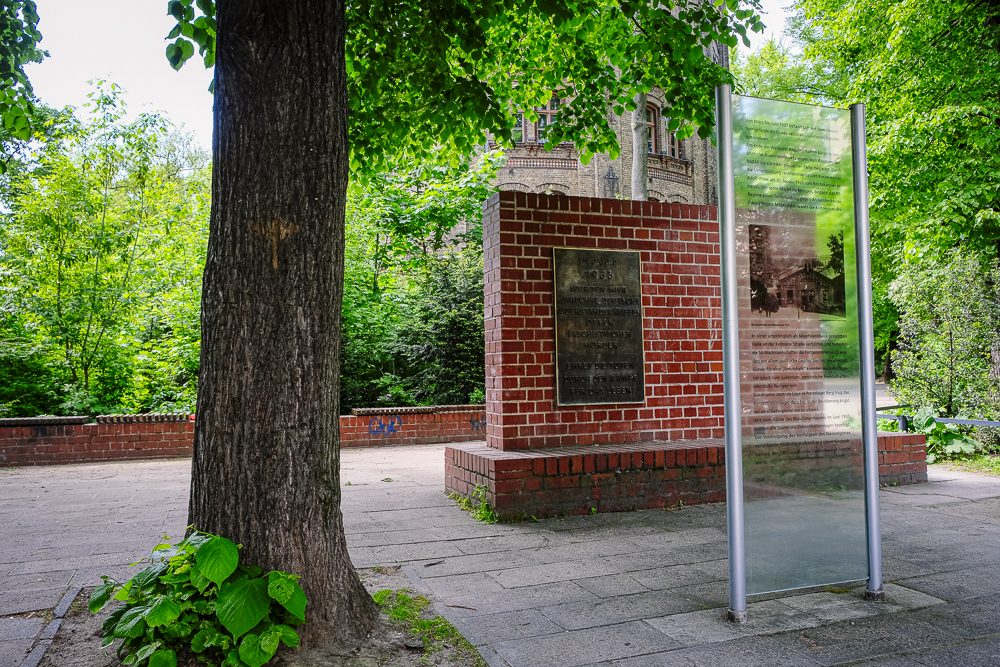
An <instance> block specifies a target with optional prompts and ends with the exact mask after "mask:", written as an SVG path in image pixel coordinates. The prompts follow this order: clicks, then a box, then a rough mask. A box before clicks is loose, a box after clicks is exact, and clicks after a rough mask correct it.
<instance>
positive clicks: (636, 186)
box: [632, 93, 649, 201]
mask: <svg viewBox="0 0 1000 667" xmlns="http://www.w3.org/2000/svg"><path fill="white" fill-rule="evenodd" d="M633 100H634V101H635V103H636V108H635V111H633V112H632V199H635V200H637V201H646V200H647V199H649V173H648V167H649V158H648V157H647V155H648V154H647V153H646V145H647V144H648V143H649V126H648V125H646V93H636V95H635V97H634V98H633Z"/></svg>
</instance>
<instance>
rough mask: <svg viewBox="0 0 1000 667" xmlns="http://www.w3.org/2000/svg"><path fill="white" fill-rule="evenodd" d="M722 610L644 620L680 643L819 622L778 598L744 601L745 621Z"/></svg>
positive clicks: (782, 629)
mask: <svg viewBox="0 0 1000 667" xmlns="http://www.w3.org/2000/svg"><path fill="white" fill-rule="evenodd" d="M726 613H727V610H726V608H716V609H706V610H702V611H693V612H689V613H685V614H674V615H671V616H662V617H660V618H648V619H647V620H646V622H647V623H649V624H650V625H651V626H653V627H654V628H656V629H657V630H659V631H660V632H663V633H664V634H666V635H668V636H669V637H671V638H673V639H675V640H676V641H677V643H678V644H680V645H682V646H693V645H696V644H712V643H715V642H724V641H729V640H731V639H739V638H740V637H747V636H753V635H760V634H772V633H776V632H782V631H784V630H791V629H800V628H811V627H813V626H816V625H819V624H820V623H821V622H822V621H821V620H820V619H819V618H817V617H816V616H814V615H812V614H809V613H807V612H804V611H801V610H799V609H794V608H792V607H789V606H788V605H786V604H784V603H783V602H782V601H779V600H765V601H763V602H751V603H750V604H748V605H747V622H746V623H742V624H736V623H730V622H729V621H728V620H727V619H726Z"/></svg>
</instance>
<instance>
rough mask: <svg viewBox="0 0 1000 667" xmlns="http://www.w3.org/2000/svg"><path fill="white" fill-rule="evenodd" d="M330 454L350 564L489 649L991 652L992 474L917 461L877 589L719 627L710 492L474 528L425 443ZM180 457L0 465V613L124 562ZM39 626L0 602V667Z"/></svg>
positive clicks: (497, 656) (708, 655)
mask: <svg viewBox="0 0 1000 667" xmlns="http://www.w3.org/2000/svg"><path fill="white" fill-rule="evenodd" d="M342 458H343V466H342V474H341V482H342V483H343V484H344V485H345V486H344V516H345V523H346V527H347V532H348V540H349V543H350V546H351V554H352V557H353V559H354V563H355V565H356V566H358V567H372V566H375V565H395V564H400V565H403V567H404V571H406V572H407V574H408V575H409V576H410V578H411V580H412V581H413V582H414V588H417V589H419V590H423V591H426V592H428V593H430V594H431V595H432V597H433V599H434V601H435V604H436V605H437V607H438V608H439V610H440V612H441V613H443V614H444V615H445V616H447V617H448V618H449V619H451V620H452V622H454V623H455V624H456V625H457V626H458V627H459V629H460V630H461V631H462V632H463V634H465V636H466V637H467V638H468V639H469V640H470V641H472V642H473V643H474V644H476V645H477V646H478V647H479V649H480V651H481V652H482V654H483V655H484V657H485V658H486V659H487V661H488V662H490V663H491V664H492V665H498V666H505V665H510V666H511V667H521V666H530V665H543V664H544V665H566V666H574V665H592V664H614V665H621V666H627V667H641V666H647V665H712V666H717V665H769V666H770V665H841V664H864V665H885V666H895V665H996V664H1000V605H998V602H1000V577H998V576H997V572H998V571H1000V569H998V565H1000V479H997V478H991V477H986V476H982V475H975V474H970V473H960V472H949V471H944V470H940V469H937V468H934V467H932V472H931V473H930V476H931V480H932V481H931V482H930V483H929V484H925V485H919V486H911V487H898V488H890V489H885V490H883V492H882V509H883V513H882V518H883V526H884V535H885V540H884V550H885V556H886V557H885V570H886V579H887V581H889V582H891V583H890V584H889V585H887V587H886V592H887V598H888V601H887V603H885V604H877V603H867V602H864V601H863V599H862V596H861V591H860V589H857V588H855V589H851V590H843V589H834V590H819V591H810V592H806V593H799V594H796V595H790V596H783V597H776V596H770V598H769V599H756V600H754V601H752V602H751V605H750V609H749V616H750V619H751V620H750V623H748V624H747V625H745V626H742V627H734V626H732V625H730V624H728V623H727V622H726V621H725V620H724V616H725V604H726V595H727V594H726V560H725V558H726V543H725V539H726V531H725V508H724V507H722V506H694V507H688V508H683V509H681V510H676V511H661V510H656V511H653V510H650V511H645V512H633V513H626V514H603V515H596V516H579V517H568V518H566V519H551V520H544V521H539V522H534V521H526V522H523V523H518V524H501V525H486V524H481V523H478V522H476V521H475V520H473V519H472V518H471V517H470V516H469V515H468V514H466V513H465V512H462V511H461V510H460V509H458V508H457V507H456V506H455V504H454V503H453V502H452V501H451V500H449V499H448V498H447V497H445V496H444V493H443V491H442V487H443V477H444V470H443V446H437V445H424V446H416V447H391V448H374V449H358V450H345V451H344V452H343V454H342ZM189 465H190V464H189V462H188V461H152V462H132V463H116V464H104V465H78V466H58V467H50V468H32V469H19V470H10V469H5V470H0V527H2V528H0V530H2V533H3V535H2V537H3V539H2V541H0V616H2V615H10V614H15V613H19V612H26V611H30V610H32V609H42V608H48V607H51V606H54V604H55V601H57V600H58V599H59V597H60V596H61V595H62V593H63V591H65V590H66V589H67V588H70V587H72V586H75V585H86V584H92V583H94V582H95V581H96V580H97V577H98V575H99V574H101V573H108V574H115V575H118V576H128V574H129V572H128V569H127V564H128V563H130V562H133V561H135V560H137V559H139V558H141V557H143V556H144V555H146V554H147V553H148V552H149V549H150V548H151V547H152V546H153V545H154V544H155V542H156V539H157V538H158V537H159V536H161V535H164V534H167V535H171V536H174V535H179V534H181V532H182V531H183V529H184V523H185V517H186V503H187V475H188V471H189ZM29 626H30V627H29ZM36 626H38V627H36ZM40 631H41V620H40V619H34V618H28V619H25V618H5V619H0V656H3V657H2V658H0V667H6V666H7V665H10V666H11V667H16V666H17V665H20V664H21V661H22V660H23V659H24V657H25V655H26V652H27V650H28V649H30V648H31V646H32V645H34V644H35V643H37V642H38V633H39V632H40Z"/></svg>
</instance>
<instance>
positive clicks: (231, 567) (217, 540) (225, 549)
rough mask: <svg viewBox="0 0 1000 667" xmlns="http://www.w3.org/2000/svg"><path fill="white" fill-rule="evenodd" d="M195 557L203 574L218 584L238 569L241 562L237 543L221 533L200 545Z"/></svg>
mask: <svg viewBox="0 0 1000 667" xmlns="http://www.w3.org/2000/svg"><path fill="white" fill-rule="evenodd" d="M194 557H195V562H197V564H198V570H199V571H200V572H201V574H202V576H204V577H205V578H206V579H208V580H209V581H211V582H213V583H214V584H215V585H217V586H218V585H221V584H222V582H223V581H225V580H226V578H227V577H229V575H231V574H232V573H233V572H235V571H236V568H237V566H238V565H239V562H240V552H239V549H237V548H236V545H235V544H233V543H232V542H230V541H229V540H227V539H226V538H224V537H221V536H219V535H216V536H215V537H213V538H212V539H210V540H209V541H208V542H205V544H203V545H201V546H200V547H198V551H196V552H195V554H194Z"/></svg>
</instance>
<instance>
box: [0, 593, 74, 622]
mask: <svg viewBox="0 0 1000 667" xmlns="http://www.w3.org/2000/svg"><path fill="white" fill-rule="evenodd" d="M65 590H66V589H65V588H46V589H42V590H40V591H13V592H10V593H0V616H10V615H12V614H23V613H24V612H26V611H39V610H41V609H51V608H52V607H55V606H56V605H57V604H59V600H60V599H61V598H62V595H63V592H65Z"/></svg>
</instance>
